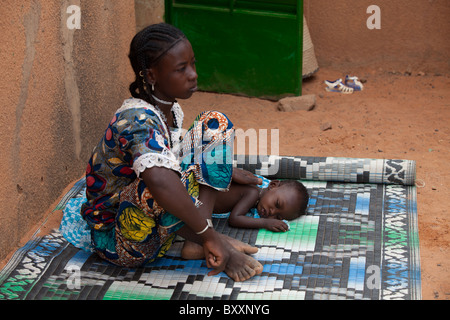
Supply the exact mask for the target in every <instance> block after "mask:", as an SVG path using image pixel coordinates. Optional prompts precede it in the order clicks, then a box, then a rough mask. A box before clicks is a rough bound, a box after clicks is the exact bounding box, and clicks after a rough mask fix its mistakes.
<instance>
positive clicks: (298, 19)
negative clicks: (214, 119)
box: [166, 0, 303, 100]
mask: <svg viewBox="0 0 450 320" xmlns="http://www.w3.org/2000/svg"><path fill="white" fill-rule="evenodd" d="M166 22H168V23H170V24H173V25H174V26H176V27H178V28H180V29H181V30H183V32H184V33H185V34H186V36H187V37H188V39H189V40H190V41H191V43H192V46H193V48H194V52H195V55H196V58H197V73H198V75H199V80H198V82H199V88H200V89H201V90H204V91H213V92H221V93H232V94H239V95H246V96H252V97H260V98H267V99H273V100H277V99H279V98H282V97H285V96H299V95H301V87H302V51H303V50H302V44H303V29H302V28H303V0H278V1H277V0H259V1H257V0H247V1H241V0H166Z"/></svg>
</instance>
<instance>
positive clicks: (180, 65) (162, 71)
mask: <svg viewBox="0 0 450 320" xmlns="http://www.w3.org/2000/svg"><path fill="white" fill-rule="evenodd" d="M147 77H148V79H149V82H150V83H154V85H155V93H154V94H155V96H157V97H158V98H160V99H163V100H168V101H174V100H175V99H178V98H179V99H188V98H190V97H191V96H192V94H193V93H194V92H195V91H197V72H196V67H195V55H194V51H193V50H192V46H191V43H190V42H189V41H188V40H181V41H180V42H179V43H177V44H176V45H175V46H174V47H173V48H171V49H170V50H169V51H167V53H166V54H165V55H164V56H163V57H162V58H161V60H160V61H159V62H158V64H157V65H156V66H154V67H152V68H150V69H148V71H147Z"/></svg>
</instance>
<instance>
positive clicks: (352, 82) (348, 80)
mask: <svg viewBox="0 0 450 320" xmlns="http://www.w3.org/2000/svg"><path fill="white" fill-rule="evenodd" d="M345 85H346V86H347V87H349V88H353V90H355V91H361V90H363V89H364V86H363V84H362V83H361V81H359V79H358V77H349V76H348V75H346V76H345Z"/></svg>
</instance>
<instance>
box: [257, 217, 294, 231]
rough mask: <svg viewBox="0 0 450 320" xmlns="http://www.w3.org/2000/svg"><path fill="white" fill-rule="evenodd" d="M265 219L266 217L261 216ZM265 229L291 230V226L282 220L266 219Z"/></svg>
mask: <svg viewBox="0 0 450 320" xmlns="http://www.w3.org/2000/svg"><path fill="white" fill-rule="evenodd" d="M260 219H264V218H260ZM264 220H265V221H264V223H265V227H264V228H265V229H267V230H270V231H273V232H286V231H288V230H289V226H288V225H287V224H286V223H285V222H284V221H282V220H278V219H264Z"/></svg>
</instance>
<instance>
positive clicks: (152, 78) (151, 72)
mask: <svg viewBox="0 0 450 320" xmlns="http://www.w3.org/2000/svg"><path fill="white" fill-rule="evenodd" d="M145 75H146V78H147V79H146V81H147V82H148V83H150V85H152V84H153V85H154V84H155V83H156V72H155V69H154V68H153V67H152V68H149V69H147V70H146V73H145Z"/></svg>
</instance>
